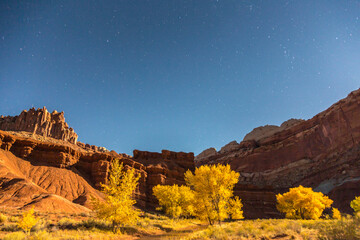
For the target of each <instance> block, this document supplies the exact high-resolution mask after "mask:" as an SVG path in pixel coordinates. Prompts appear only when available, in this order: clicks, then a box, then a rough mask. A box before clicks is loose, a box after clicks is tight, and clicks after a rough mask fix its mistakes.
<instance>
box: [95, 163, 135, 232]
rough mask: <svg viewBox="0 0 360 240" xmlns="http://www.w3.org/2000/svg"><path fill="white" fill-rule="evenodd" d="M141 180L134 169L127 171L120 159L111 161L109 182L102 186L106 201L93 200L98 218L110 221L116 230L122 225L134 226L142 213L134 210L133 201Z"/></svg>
mask: <svg viewBox="0 0 360 240" xmlns="http://www.w3.org/2000/svg"><path fill="white" fill-rule="evenodd" d="M139 178H140V175H139V174H136V173H135V169H134V168H131V169H127V170H126V171H125V170H124V167H123V164H122V163H120V162H119V160H118V159H115V160H113V161H111V163H110V174H109V180H108V182H107V183H106V184H101V186H102V190H101V191H102V192H103V193H104V194H105V201H99V200H97V199H93V206H94V210H95V212H96V215H97V217H99V218H101V219H104V220H106V221H110V222H111V223H112V225H113V229H114V230H116V228H117V227H119V226H120V225H125V224H134V223H135V222H136V221H137V219H138V218H139V214H140V211H139V210H137V209H135V208H134V204H135V203H136V201H135V200H134V199H133V193H134V191H135V190H136V187H137V185H138V180H139Z"/></svg>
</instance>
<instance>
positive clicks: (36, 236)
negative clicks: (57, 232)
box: [30, 230, 53, 240]
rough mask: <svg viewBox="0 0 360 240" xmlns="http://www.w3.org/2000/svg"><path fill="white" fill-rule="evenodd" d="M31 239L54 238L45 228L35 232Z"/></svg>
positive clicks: (45, 239)
mask: <svg viewBox="0 0 360 240" xmlns="http://www.w3.org/2000/svg"><path fill="white" fill-rule="evenodd" d="M30 239H31V240H51V239H53V238H52V237H51V235H50V234H49V233H48V232H47V231H44V230H43V231H39V232H36V233H33V234H32V236H31V238H30Z"/></svg>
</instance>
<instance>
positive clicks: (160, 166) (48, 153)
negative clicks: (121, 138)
mask: <svg viewBox="0 0 360 240" xmlns="http://www.w3.org/2000/svg"><path fill="white" fill-rule="evenodd" d="M48 140H49V139H48ZM99 149H101V148H97V147H91V148H89V147H87V146H82V144H80V146H78V145H76V144H65V142H62V141H59V142H56V141H39V140H36V139H34V138H30V137H21V136H20V135H19V133H18V134H13V133H10V132H5V131H0V186H1V188H0V193H1V194H0V195H1V197H0V206H5V207H15V208H26V207H29V206H35V208H36V209H38V210H46V211H69V212H79V211H88V209H87V208H86V207H91V204H90V199H91V196H93V197H97V198H101V196H102V195H101V193H99V192H98V191H97V190H96V189H99V188H100V183H104V182H106V180H107V177H108V174H109V170H110V161H111V160H113V159H115V158H117V159H120V161H121V162H123V164H124V166H125V168H135V169H136V172H137V173H138V174H140V176H141V177H140V180H139V186H138V189H137V191H136V193H135V198H136V200H137V206H138V207H140V208H154V207H155V206H156V204H157V202H156V199H154V197H153V196H152V187H153V186H155V185H157V184H173V183H177V184H183V183H184V175H183V173H184V172H185V171H186V170H187V169H189V168H190V169H194V155H193V154H192V153H190V154H187V153H176V152H170V151H166V150H163V151H162V153H151V152H142V151H138V150H136V151H134V155H135V156H136V157H135V158H132V157H131V156H128V155H126V154H118V153H116V152H115V151H111V152H109V151H102V150H99ZM141 162H144V164H143V163H141ZM150 162H151V163H150ZM55 200H56V201H55ZM54 201H55V202H57V204H59V205H58V207H57V208H56V209H54V208H53V206H54V204H52V203H53V202H54ZM78 205H82V206H78ZM83 206H85V208H84V207H83Z"/></svg>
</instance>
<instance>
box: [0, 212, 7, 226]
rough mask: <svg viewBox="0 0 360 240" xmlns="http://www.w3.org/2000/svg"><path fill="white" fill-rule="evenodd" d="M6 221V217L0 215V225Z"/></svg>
mask: <svg viewBox="0 0 360 240" xmlns="http://www.w3.org/2000/svg"><path fill="white" fill-rule="evenodd" d="M6 221H7V217H6V216H5V215H4V214H2V213H0V224H3V223H5V222H6Z"/></svg>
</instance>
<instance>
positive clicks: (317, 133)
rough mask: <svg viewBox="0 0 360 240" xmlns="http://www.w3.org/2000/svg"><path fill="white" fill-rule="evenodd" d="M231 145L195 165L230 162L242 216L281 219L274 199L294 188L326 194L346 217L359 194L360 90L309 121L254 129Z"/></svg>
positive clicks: (289, 122)
mask: <svg viewBox="0 0 360 240" xmlns="http://www.w3.org/2000/svg"><path fill="white" fill-rule="evenodd" d="M231 146H234V148H231V149H230V150H229V151H219V152H216V153H215V152H211V154H209V155H208V156H202V157H201V158H199V160H198V161H196V164H197V165H198V166H200V165H203V164H216V163H223V164H227V163H228V164H230V165H231V167H232V169H234V170H236V171H237V172H239V173H240V178H239V183H238V184H237V186H236V187H235V193H236V195H239V196H240V197H241V198H242V200H243V203H244V214H245V216H246V217H250V218H257V217H278V216H280V215H279V213H278V211H277V210H276V197H275V195H276V194H277V193H281V192H284V191H288V189H289V188H290V187H295V186H298V185H304V186H309V187H312V188H314V189H315V190H318V191H322V192H323V193H325V194H328V195H329V196H330V198H332V199H333V200H334V204H333V206H334V207H338V208H340V210H342V211H344V212H348V213H350V212H351V210H350V208H349V204H350V201H351V200H352V199H353V198H354V197H355V196H356V195H359V192H360V184H359V183H360V90H356V91H354V92H352V93H350V94H349V95H348V96H347V97H346V98H345V99H342V100H340V101H339V102H337V103H336V104H334V105H332V106H331V107H330V108H328V109H327V110H325V111H323V112H321V113H319V114H318V115H316V116H314V117H313V118H312V119H310V120H307V121H304V120H294V119H293V120H290V121H287V122H285V123H283V124H282V125H281V126H280V127H277V126H265V127H260V128H256V129H254V130H253V131H252V132H251V133H249V134H248V135H246V136H245V138H244V140H243V141H242V142H240V144H239V145H238V146H236V147H235V144H231ZM197 158H198V157H197Z"/></svg>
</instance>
